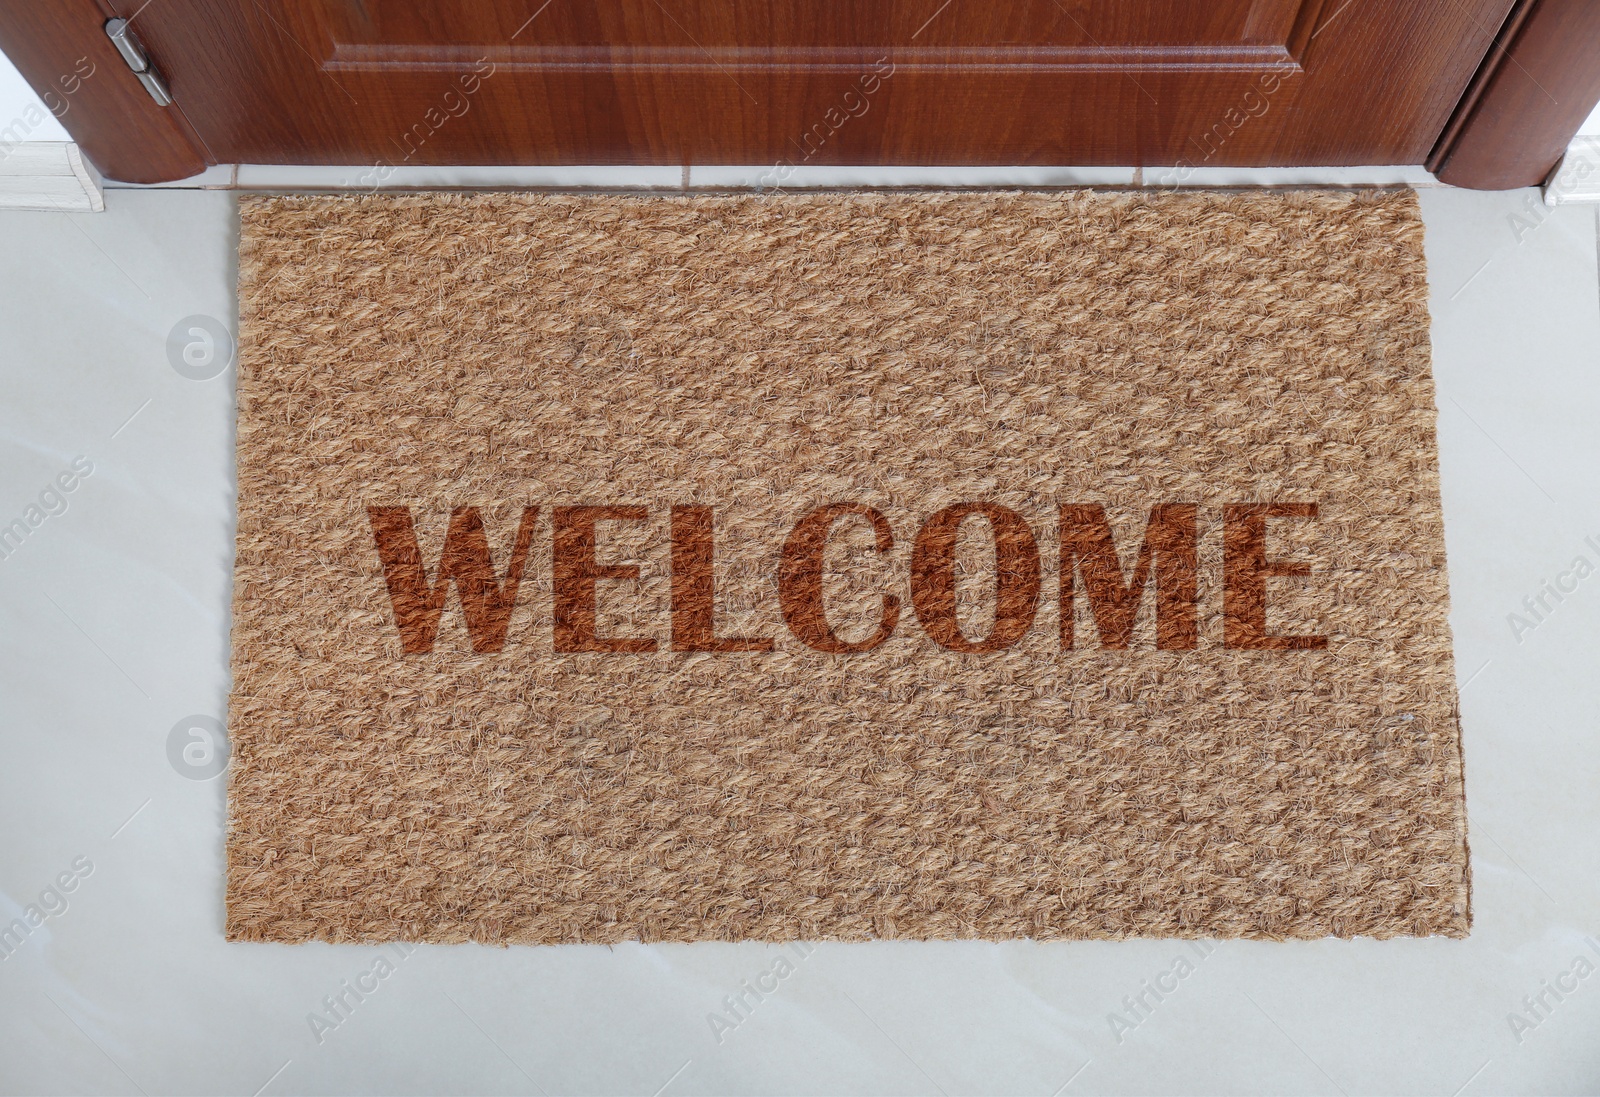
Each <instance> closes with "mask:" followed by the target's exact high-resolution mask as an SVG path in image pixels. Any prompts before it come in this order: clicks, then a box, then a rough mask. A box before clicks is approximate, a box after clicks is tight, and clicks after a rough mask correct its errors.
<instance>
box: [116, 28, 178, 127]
mask: <svg viewBox="0 0 1600 1097" xmlns="http://www.w3.org/2000/svg"><path fill="white" fill-rule="evenodd" d="M106 37H107V38H109V39H111V43H112V45H114V46H116V47H117V52H118V53H120V54H122V59H123V60H124V61H126V62H127V63H128V67H129V68H130V69H132V70H133V74H134V75H135V76H137V77H138V78H139V83H141V84H143V85H144V90H145V91H147V92H149V93H150V98H152V99H154V100H155V101H156V106H158V107H170V106H171V105H172V93H171V92H169V91H168V90H167V83H166V81H165V80H163V79H161V74H160V73H159V72H157V71H156V68H155V66H154V65H152V64H151V63H150V55H149V54H147V53H145V52H144V45H143V44H142V43H141V42H140V41H139V39H138V38H137V37H136V36H135V35H134V33H133V31H132V30H131V29H129V27H128V21H127V20H126V19H111V20H108V21H107V22H106Z"/></svg>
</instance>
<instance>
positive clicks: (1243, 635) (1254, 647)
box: [1222, 503, 1328, 651]
mask: <svg viewBox="0 0 1600 1097" xmlns="http://www.w3.org/2000/svg"><path fill="white" fill-rule="evenodd" d="M1316 516H1317V504H1315V503H1230V504H1228V505H1227V506H1224V507H1223V508H1222V643H1223V646H1224V647H1230V648H1238V649H1240V650H1243V651H1319V650H1321V649H1323V648H1326V647H1327V646H1328V638H1327V637H1326V636H1269V635H1267V579H1268V578H1269V577H1271V576H1275V575H1282V576H1304V575H1310V574H1311V565H1310V564H1306V563H1299V562H1293V561H1286V560H1268V559H1267V520H1268V519H1269V518H1315V517H1316Z"/></svg>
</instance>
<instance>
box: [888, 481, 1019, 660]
mask: <svg viewBox="0 0 1600 1097" xmlns="http://www.w3.org/2000/svg"><path fill="white" fill-rule="evenodd" d="M971 514H981V515H983V516H984V517H985V518H987V519H988V520H989V528H990V529H991V530H992V531H993V532H994V555H995V607H994V628H993V629H992V630H990V632H989V635H988V636H987V637H985V638H984V639H982V640H976V641H975V640H968V639H967V638H966V636H965V635H963V633H962V632H961V626H960V625H958V624H957V623H956V576H955V551H956V535H957V533H958V532H959V531H960V529H961V522H962V520H963V519H965V518H966V517H967V516H968V515H971ZM911 604H912V606H913V607H914V608H915V609H916V611H917V619H918V620H920V621H921V622H922V627H923V629H924V630H925V631H926V632H927V634H928V635H929V636H931V637H932V638H933V640H934V642H935V643H937V644H939V646H941V647H946V648H949V649H950V650H951V651H964V652H985V651H1003V650H1004V649H1006V648H1008V647H1010V646H1011V645H1012V644H1015V643H1016V642H1017V641H1018V640H1020V639H1022V637H1023V636H1024V635H1025V634H1026V633H1027V631H1028V629H1030V628H1032V627H1033V615H1034V614H1035V613H1036V612H1037V611H1038V609H1039V544H1038V542H1037V541H1035V540H1034V537H1033V530H1032V529H1030V528H1029V527H1028V523H1027V522H1026V521H1025V520H1024V519H1023V517H1022V515H1020V514H1018V513H1017V512H1016V511H1014V510H1010V509H1008V508H1006V507H1002V506H999V505H997V504H995V503H957V504H956V505H955V506H951V507H945V508H944V509H943V510H941V511H940V512H939V513H937V514H935V515H934V516H933V517H932V518H929V519H928V521H927V522H926V523H925V524H924V525H923V527H922V530H921V531H920V532H919V533H918V534H917V540H916V544H915V545H913V546H912V549H911Z"/></svg>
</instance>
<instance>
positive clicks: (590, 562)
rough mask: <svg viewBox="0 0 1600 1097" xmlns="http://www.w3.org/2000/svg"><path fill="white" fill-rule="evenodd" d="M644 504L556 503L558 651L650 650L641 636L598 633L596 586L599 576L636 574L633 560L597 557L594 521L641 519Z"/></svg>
mask: <svg viewBox="0 0 1600 1097" xmlns="http://www.w3.org/2000/svg"><path fill="white" fill-rule="evenodd" d="M646 515H647V512H646V510H645V508H644V507H638V506H624V507H556V508H554V515H553V517H554V521H553V522H552V534H551V541H552V556H551V564H550V573H551V579H552V580H553V586H554V588H555V590H554V598H553V602H554V607H553V609H554V612H553V617H554V622H553V627H552V629H551V635H552V639H553V641H554V646H555V649H556V650H557V651H654V650H656V642H655V641H654V640H652V639H649V638H648V637H643V636H601V635H599V628H600V626H599V622H598V620H597V617H598V614H599V610H598V603H597V602H596V597H595V594H596V587H597V584H598V582H599V580H601V579H634V580H637V579H638V578H639V566H638V565H637V564H601V563H598V562H597V561H596V559H595V524H596V523H598V522H641V521H643V520H644V519H645V517H646Z"/></svg>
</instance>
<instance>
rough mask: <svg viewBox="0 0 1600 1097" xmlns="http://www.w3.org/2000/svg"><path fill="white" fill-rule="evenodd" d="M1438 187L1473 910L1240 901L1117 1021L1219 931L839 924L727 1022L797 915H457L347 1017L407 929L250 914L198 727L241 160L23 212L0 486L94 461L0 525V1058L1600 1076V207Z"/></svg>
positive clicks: (324, 1084)
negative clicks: (339, 1004) (1542, 603)
mask: <svg viewBox="0 0 1600 1097" xmlns="http://www.w3.org/2000/svg"><path fill="white" fill-rule="evenodd" d="M1422 200H1423V208H1424V211H1425V215H1426V219H1427V229H1428V253H1429V259H1430V264H1431V268H1432V279H1433V285H1434V302H1433V308H1434V339H1435V350H1436V369H1437V374H1438V380H1439V393H1440V403H1441V416H1440V429H1441V447H1442V457H1443V467H1444V495H1445V513H1446V523H1447V532H1448V539H1449V552H1450V558H1451V569H1450V570H1451V586H1452V594H1453V603H1452V605H1453V609H1452V620H1453V622H1454V627H1455V633H1456V652H1457V660H1458V674H1459V679H1460V681H1461V682H1462V683H1463V692H1462V702H1461V703H1462V720H1463V726H1464V729H1465V737H1466V751H1467V766H1468V769H1467V775H1468V794H1469V801H1468V806H1469V813H1470V815H1471V819H1472V832H1471V833H1472V842H1473V871H1474V882H1475V903H1476V912H1477V923H1476V928H1475V930H1474V932H1473V934H1472V937H1471V938H1470V939H1469V940H1467V941H1465V942H1454V941H1443V940H1423V941H1392V942H1386V943H1379V942H1373V941H1355V942H1336V941H1330V942H1319V943H1296V944H1273V943H1266V942H1222V943H1219V944H1218V945H1217V946H1216V950H1215V952H1214V953H1211V954H1210V955H1209V956H1208V957H1207V958H1206V959H1204V960H1203V961H1200V962H1199V964H1198V969H1197V971H1196V973H1195V974H1194V975H1193V976H1192V977H1190V978H1189V979H1187V980H1185V981H1184V982H1183V983H1181V984H1180V986H1179V989H1178V990H1177V991H1176V992H1175V993H1173V994H1172V995H1171V996H1170V997H1169V998H1168V999H1167V1000H1166V1001H1164V1002H1163V1003H1162V1004H1161V1005H1160V1006H1159V1007H1158V1008H1157V1009H1156V1011H1155V1012H1154V1013H1153V1014H1152V1015H1151V1016H1150V1017H1149V1018H1148V1020H1146V1021H1144V1022H1143V1023H1142V1024H1140V1025H1139V1026H1138V1027H1137V1028H1136V1029H1135V1030H1133V1031H1131V1032H1126V1033H1123V1034H1122V1039H1121V1042H1120V1043H1119V1042H1118V1041H1117V1040H1116V1039H1115V1038H1114V1037H1113V1035H1112V1032H1111V1028H1110V1026H1109V1024H1108V1022H1107V1014H1108V1013H1109V1012H1110V1011H1112V1010H1114V1009H1118V1008H1120V1006H1121V1002H1122V999H1123V997H1124V996H1126V995H1131V994H1136V993H1138V992H1139V990H1140V989H1141V986H1142V984H1143V982H1144V981H1145V980H1148V979H1150V978H1151V977H1153V976H1154V975H1155V974H1156V973H1157V972H1158V971H1160V970H1163V969H1166V968H1169V967H1170V965H1171V963H1172V960H1173V958H1174V957H1176V956H1177V955H1179V954H1180V953H1181V952H1183V951H1184V949H1185V948H1186V946H1183V945H1180V944H1177V943H1172V942H1161V941H1146V942H1130V943H1120V944H1112V943H1081V944H1049V945H1041V944H1031V943H1025V942H1023V943H1013V944H1005V945H993V944H977V943H954V944H915V943H880V944H872V945H823V946H819V947H818V948H817V949H816V951H815V952H814V953H812V954H811V955H810V956H809V957H808V958H807V959H805V960H804V961H803V962H801V963H799V965H798V970H797V971H796V972H795V973H794V974H793V975H792V976H791V977H789V978H788V979H786V980H785V981H784V982H782V983H781V984H780V988H779V990H778V991H776V992H775V993H774V994H773V995H772V996H771V997H769V998H768V1000H766V1001H764V1002H762V1003H761V1004H760V1005H759V1007H758V1008H757V1009H756V1010H755V1011H754V1012H753V1013H752V1015H751V1016H750V1018H749V1019H748V1020H747V1021H746V1022H744V1023H743V1024H741V1025H740V1026H739V1027H738V1028H737V1029H736V1030H734V1031H733V1032H730V1033H724V1034H723V1038H722V1040H721V1042H719V1041H718V1040H717V1039H716V1038H715V1037H714V1035H713V1033H712V1031H711V1028H710V1025H709V1024H708V1021H707V1015H708V1014H709V1013H710V1012H711V1011H713V1010H716V1009H718V1008H720V1005H721V1002H722V999H723V998H724V997H725V996H727V995H729V994H732V993H735V992H737V990H738V989H739V984H740V982H741V980H744V979H748V978H751V977H753V976H755V975H756V974H757V973H758V972H760V971H763V970H765V969H767V968H768V967H769V966H770V964H771V958H772V955H773V953H774V950H772V949H769V948H766V947H763V946H760V945H748V946H744V945H741V946H730V945H695V946H667V947H643V946H637V945H630V946H624V947H619V948H615V949H607V948H598V947H570V948H538V949H535V948H514V949H509V950H502V949H493V948H478V947H425V948H421V949H418V950H416V951H415V952H414V953H413V954H411V955H410V956H408V957H407V958H405V959H399V958H396V959H395V960H394V964H395V967H396V968H397V970H396V971H395V973H394V974H393V975H392V976H390V977H389V978H387V979H386V980H384V981H382V982H381V983H379V984H378V986H379V989H378V990H377V991H376V992H373V993H371V994H369V995H368V996H367V998H366V1000H365V1001H363V1002H362V1003H361V1004H360V1005H359V1006H357V1008H356V1009H355V1011H354V1012H353V1013H352V1014H351V1015H350V1016H349V1018H348V1020H346V1021H345V1022H344V1023H343V1024H342V1025H341V1026H340V1027H339V1028H338V1029H336V1030H334V1031H331V1032H326V1033H324V1034H323V1036H322V1041H321V1042H320V1043H319V1042H318V1041H317V1039H316V1038H315V1037H314V1036H313V1033H312V1031H311V1028H310V1026H309V1024H308V1022H307V1015H308V1014H309V1013H312V1012H314V1011H320V1010H321V1008H322V1007H321V1003H322V999H323V997H324V996H326V995H331V994H337V993H339V992H340V991H341V989H342V987H343V983H344V982H345V981H353V980H354V978H355V976H356V975H357V974H358V973H362V972H366V971H370V970H371V969H372V967H373V964H374V962H375V959H376V957H377V956H378V955H379V954H380V950H378V949H371V948H357V947H329V946H320V945H318V946H302V947H281V946H244V945H228V944H225V943H224V942H223V940H222V937H221V925H222V887H221V879H222V867H223V864H222V842H223V833H222V822H223V811H224V804H223V791H224V790H223V784H222V781H221V779H214V780H211V781H195V780H190V779H187V778H186V777H184V776H182V775H181V774H180V773H179V772H178V770H177V768H175V766H174V765H173V764H171V763H170V762H169V760H168V755H167V739H168V733H169V729H171V728H172V727H173V726H174V723H175V722H177V721H179V720H180V718H183V717H186V716H189V715H191V714H213V715H220V714H221V713H222V711H223V708H224V700H225V697H226V693H227V689H228V665H227V655H228V649H227V629H228V599H229V575H230V556H231V549H232V530H233V481H232V467H233V459H232V440H233V396H232V375H231V372H224V373H223V374H222V375H221V376H218V377H216V378H215V379H213V380H209V381H193V380H188V379H186V378H185V377H183V376H181V375H180V374H179V373H178V372H177V371H176V370H174V369H173V367H172V366H171V364H170V362H169V358H168V353H167V349H166V348H167V337H168V333H169V331H171V330H172V329H173V328H174V326H175V325H177V324H178V322H179V321H180V320H182V319H184V318H186V317H191V316H196V315H200V316H211V317H215V318H218V319H220V320H222V321H223V322H224V323H226V324H227V325H229V326H230V327H231V326H232V324H233V322H234V302H233V290H232V287H233V263H234V258H233V252H234V246H235V232H236V228H235V215H234V205H233V197H232V196H231V195H230V194H227V193H222V192H206V191H200V190H167V191H132V190H116V191H113V192H111V193H110V195H109V196H108V203H109V209H108V211H107V212H106V213H104V214H97V215H79V216H68V215H61V214H18V213H9V214H5V215H0V238H3V240H4V245H3V247H0V394H3V395H0V525H3V524H5V523H7V522H9V521H10V520H11V519H12V518H14V517H18V516H21V515H23V514H24V513H25V512H26V509H27V508H28V507H29V506H30V505H35V504H36V503H38V502H39V497H40V494H41V492H43V491H45V489H46V488H47V487H48V486H49V485H50V484H51V483H52V482H53V481H54V479H55V478H56V477H57V476H58V474H61V473H62V472H64V471H65V470H68V469H69V468H70V467H71V465H72V462H73V461H74V459H75V458H77V457H80V456H81V457H85V458H87V459H88V461H89V462H91V463H92V466H93V471H92V473H90V474H89V475H88V477H87V478H86V479H83V480H82V481H81V482H74V484H75V486H74V490H72V491H71V492H70V493H64V494H63V495H62V496H60V499H61V500H64V502H65V505H66V509H65V510H64V511H62V512H61V513H58V514H54V515H52V516H49V517H47V518H46V519H45V520H44V521H43V523H42V524H41V525H40V526H39V527H38V528H37V529H35V530H33V532H32V533H31V534H30V535H29V536H28V537H27V538H26V540H25V541H23V543H22V544H21V545H20V547H18V548H16V549H15V551H13V552H11V553H10V555H9V556H7V557H5V558H0V760H3V761H0V923H5V922H9V921H10V920H11V919H12V918H13V917H16V916H18V915H19V913H20V912H21V911H22V908H23V907H24V906H25V905H27V904H30V903H35V904H40V905H41V906H42V907H43V908H44V909H47V910H50V911H52V912H54V913H52V914H51V916H50V917H49V918H48V920H47V921H45V922H44V924H43V925H42V926H40V927H39V928H37V929H34V930H33V931H32V933H31V934H30V935H29V936H28V937H27V939H26V940H24V941H22V942H21V943H20V946H18V947H16V948H15V951H14V953H13V954H11V955H9V956H8V957H7V958H6V959H4V960H0V1090H3V1091H4V1092H11V1093H40V1092H42V1093H58V1092H74V1093H78V1092H82V1093H133V1092H143V1093H148V1094H156V1093H243V1094H254V1093H258V1092H264V1093H268V1094H282V1093H331V1092H373V1093H377V1092H411V1093H417V1092H423V1093H428V1092H434V1093H455V1092H463V1093H499V1092H544V1093H641V1094H652V1093H659V1092H662V1091H665V1092H666V1093H669V1094H692V1093H787V1092H809V1093H861V1092H874V1093H877V1092H881V1093H941V1092H942V1093H947V1094H959V1093H1029V1094H1053V1093H1059V1092H1063V1091H1064V1092H1065V1093H1067V1094H1092V1093H1194V1092H1200V1093H1346V1094H1357V1093H1429V1094H1432V1093H1437V1094H1457V1093H1467V1094H1487V1093H1513V1092H1514V1093H1594V1092H1596V1091H1597V1090H1600V841H1597V839H1596V835H1597V834H1600V734H1597V726H1596V725H1597V721H1596V718H1595V715H1594V713H1595V711H1596V708H1597V702H1600V673H1597V672H1596V664H1597V660H1600V633H1597V627H1600V577H1593V578H1588V579H1585V580H1583V581H1581V582H1579V583H1578V585H1577V589H1576V591H1575V592H1572V593H1569V594H1567V595H1565V596H1564V600H1563V601H1561V602H1559V603H1556V602H1554V601H1553V600H1551V599H1549V597H1548V596H1546V600H1547V602H1548V603H1549V604H1550V606H1551V607H1552V609H1551V611H1550V612H1549V613H1548V614H1544V615H1543V617H1544V619H1543V621H1542V622H1541V623H1539V624H1538V625H1537V627H1535V628H1534V629H1533V630H1532V631H1528V632H1525V633H1524V634H1523V635H1522V636H1521V638H1520V642H1519V639H1518V638H1517V637H1516V636H1515V635H1514V634H1513V630H1512V628H1511V626H1510V625H1509V624H1508V621H1507V616H1508V615H1509V614H1511V613H1514V612H1525V611H1524V610H1523V599H1524V597H1533V596H1537V595H1538V594H1539V593H1540V587H1541V584H1542V583H1543V582H1544V581H1545V580H1547V579H1548V580H1555V579H1557V578H1558V576H1559V575H1560V573H1562V572H1563V571H1565V570H1566V569H1568V568H1569V567H1570V565H1571V562H1572V561H1573V559H1574V558H1575V557H1577V556H1579V555H1583V556H1586V557H1588V558H1589V560H1590V561H1591V562H1595V563H1600V552H1597V551H1596V549H1595V548H1594V547H1593V546H1591V545H1589V544H1588V543H1586V541H1585V537H1586V536H1588V535H1595V536H1596V543H1597V544H1600V485H1597V479H1600V430H1597V429H1596V426H1597V423H1600V281H1597V273H1596V220H1595V213H1594V211H1593V209H1592V208H1586V207H1563V208H1560V209H1557V210H1554V211H1549V210H1545V209H1543V208H1542V207H1539V206H1538V199H1537V195H1536V193H1535V192H1517V193H1511V194H1499V195H1495V194H1474V193H1468V192H1462V191H1453V190H1448V189H1441V188H1432V189H1427V190H1425V191H1424V192H1423V197H1422ZM46 502H47V503H48V504H49V509H52V510H58V511H59V510H60V505H61V504H60V502H58V501H57V497H56V496H53V495H47V497H46ZM1569 585H1570V582H1569ZM84 866H92V867H89V868H85V867H84ZM62 874H66V880H67V881H69V882H70V884H71V888H72V890H71V891H70V892H66V891H65V888H64V887H63V888H62V893H61V894H59V895H58V893H57V892H55V891H47V889H50V888H52V887H54V886H56V881H57V880H58V878H59V877H60V876H61V875H62ZM1586 935H1590V937H1589V938H1588V940H1587V941H1586ZM14 944H15V942H11V943H7V944H5V945H4V947H3V948H0V953H11V952H12V947H13V945H14ZM1580 956H1584V957H1587V958H1588V959H1589V961H1590V962H1591V963H1592V964H1593V965H1595V966H1594V968H1593V969H1592V973H1589V974H1587V975H1586V977H1584V978H1576V977H1573V976H1571V975H1569V974H1568V973H1570V972H1572V971H1574V969H1575V967H1576V968H1577V969H1583V965H1581V964H1579V965H1575V960H1576V958H1578V957H1580ZM1558 977H1559V978H1560V979H1562V980H1564V983H1558V981H1557V980H1558ZM1562 985H1565V986H1567V987H1568V988H1569V989H1567V990H1564V991H1562V996H1563V997H1562V1000H1560V1001H1557V1000H1556V998H1555V996H1554V995H1552V994H1550V993H1548V992H1545V1000H1546V1002H1547V1003H1549V1006H1550V1008H1549V1010H1548V1011H1547V1012H1545V1013H1544V1015H1543V1018H1542V1019H1541V1020H1540V1021H1539V1023H1538V1024H1537V1026H1536V1027H1530V1028H1528V1029H1527V1030H1526V1031H1522V1032H1514V1031H1513V1028H1512V1026H1511V1024H1510V1021H1509V1015H1510V1014H1511V1013H1512V1011H1513V1010H1518V1009H1523V1008H1525V1007H1523V1006H1522V1000H1523V998H1524V997H1525V996H1530V995H1536V994H1539V993H1541V992H1542V991H1544V988H1545V987H1546V986H1557V987H1560V986H1562Z"/></svg>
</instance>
